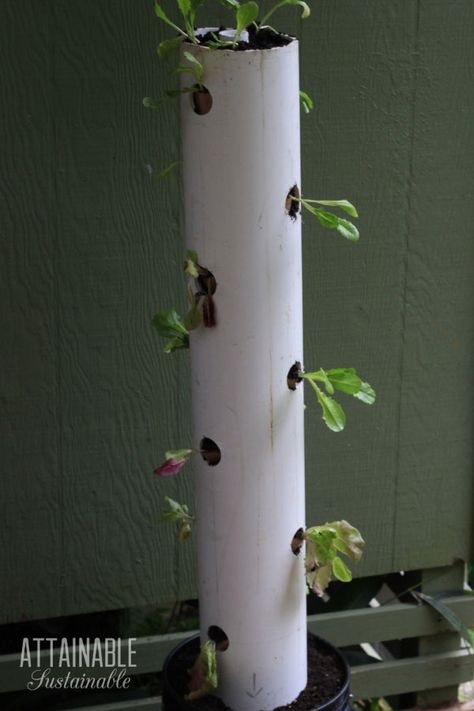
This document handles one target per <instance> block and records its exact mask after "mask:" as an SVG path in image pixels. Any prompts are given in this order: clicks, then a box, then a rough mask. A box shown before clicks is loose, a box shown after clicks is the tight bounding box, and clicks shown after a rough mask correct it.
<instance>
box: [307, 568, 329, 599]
mask: <svg viewBox="0 0 474 711" xmlns="http://www.w3.org/2000/svg"><path fill="white" fill-rule="evenodd" d="M331 572H332V566H331V563H327V564H326V565H322V566H321V567H319V568H315V569H314V570H308V571H307V572H306V582H307V584H308V587H309V588H310V589H311V590H312V591H313V592H314V593H315V594H316V595H318V597H322V596H323V595H324V591H325V590H326V588H327V587H328V585H329V583H330V582H331Z"/></svg>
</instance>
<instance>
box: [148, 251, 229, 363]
mask: <svg viewBox="0 0 474 711" xmlns="http://www.w3.org/2000/svg"><path fill="white" fill-rule="evenodd" d="M184 271H185V273H186V274H187V275H188V277H189V280H188V286H187V297H188V301H189V311H188V312H187V314H186V315H185V317H184V318H181V316H180V315H179V314H178V313H177V312H176V311H175V309H170V310H169V311H159V312H158V313H157V314H155V316H153V319H152V324H153V326H154V327H155V328H156V330H157V331H158V333H159V335H160V336H162V337H163V338H166V339H168V340H167V342H166V343H165V346H164V349H163V350H164V351H165V353H172V352H173V351H176V350H180V349H183V348H189V333H190V331H193V330H194V329H196V328H198V327H199V326H200V325H201V323H203V322H204V325H205V326H207V327H209V328H211V327H213V326H215V325H216V314H215V304H214V294H215V291H216V288H217V284H216V280H215V278H214V275H213V274H212V272H210V271H209V269H206V267H203V266H201V265H200V264H199V263H198V256H197V253H196V252H193V251H191V250H188V251H187V252H186V260H185V263H184ZM191 282H193V283H191ZM193 284H194V286H193Z"/></svg>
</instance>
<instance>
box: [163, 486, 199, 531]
mask: <svg viewBox="0 0 474 711" xmlns="http://www.w3.org/2000/svg"><path fill="white" fill-rule="evenodd" d="M165 501H166V502H167V504H168V506H169V507H170V508H169V511H165V513H164V514H163V519H164V520H165V521H171V522H172V523H176V524H177V527H178V540H179V541H180V542H182V541H186V540H187V539H188V538H189V536H190V535H191V523H192V522H193V521H194V516H191V515H190V513H189V509H188V507H187V506H186V504H179V503H178V502H177V501H175V500H174V499H171V498H170V497H169V496H165Z"/></svg>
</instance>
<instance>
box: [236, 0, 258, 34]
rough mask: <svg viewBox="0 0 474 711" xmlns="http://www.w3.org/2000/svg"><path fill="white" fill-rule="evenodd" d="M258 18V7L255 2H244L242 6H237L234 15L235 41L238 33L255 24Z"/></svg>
mask: <svg viewBox="0 0 474 711" xmlns="http://www.w3.org/2000/svg"><path fill="white" fill-rule="evenodd" d="M257 17H258V5H257V3H256V2H253V0H252V1H251V2H245V3H244V4H243V5H239V7H238V8H237V10H236V13H235V19H236V22H237V27H236V34H235V38H236V41H238V40H239V37H240V33H241V32H242V31H243V30H245V28H246V27H248V26H249V25H251V24H252V22H255V20H256V19H257Z"/></svg>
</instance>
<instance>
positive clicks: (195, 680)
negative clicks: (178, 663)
mask: <svg viewBox="0 0 474 711" xmlns="http://www.w3.org/2000/svg"><path fill="white" fill-rule="evenodd" d="M189 674H190V678H189V681H188V685H189V688H190V689H191V691H190V693H189V694H187V696H185V697H184V698H185V699H187V700H188V701H194V700H195V699H200V698H202V697H203V696H206V695H207V694H210V693H212V692H213V691H214V690H215V689H217V683H218V679H217V656H216V645H215V643H214V642H211V641H210V640H209V641H208V642H206V643H205V644H204V645H203V646H202V647H201V651H200V652H199V656H198V658H197V659H196V661H195V662H194V664H193V667H192V669H191V671H190V673H189Z"/></svg>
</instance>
